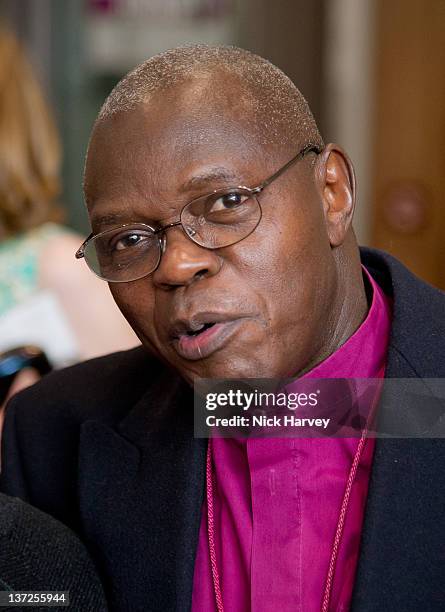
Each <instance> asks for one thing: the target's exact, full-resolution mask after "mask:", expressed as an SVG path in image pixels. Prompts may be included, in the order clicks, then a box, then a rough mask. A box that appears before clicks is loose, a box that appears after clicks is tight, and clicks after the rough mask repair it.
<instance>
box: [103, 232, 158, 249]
mask: <svg viewBox="0 0 445 612" xmlns="http://www.w3.org/2000/svg"><path fill="white" fill-rule="evenodd" d="M154 240H155V238H154V236H153V234H152V233H151V232H148V231H146V230H135V229H132V230H130V229H129V230H128V231H126V232H122V231H120V232H117V233H116V234H114V235H113V236H112V237H111V238H110V239H109V241H108V246H107V249H108V250H109V252H110V253H117V252H122V251H126V250H130V249H135V248H138V249H140V248H150V247H151V246H152V245H153V241H154Z"/></svg>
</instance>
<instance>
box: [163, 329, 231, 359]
mask: <svg viewBox="0 0 445 612" xmlns="http://www.w3.org/2000/svg"><path fill="white" fill-rule="evenodd" d="M242 321H243V319H235V320H230V321H209V322H206V323H202V322H199V323H196V324H193V325H189V326H187V328H183V329H181V330H180V331H179V332H177V333H176V334H175V337H174V339H173V343H172V344H173V347H174V349H175V350H176V352H177V353H178V354H179V355H180V356H181V357H182V358H184V359H188V360H192V361H195V360H198V359H204V358H205V357H208V356H210V355H211V354H212V353H214V352H215V351H217V350H218V349H220V348H222V347H223V346H224V345H225V344H226V343H227V342H228V341H229V340H230V339H231V338H232V337H233V336H234V334H236V332H237V329H238V327H239V326H240V324H241V323H242Z"/></svg>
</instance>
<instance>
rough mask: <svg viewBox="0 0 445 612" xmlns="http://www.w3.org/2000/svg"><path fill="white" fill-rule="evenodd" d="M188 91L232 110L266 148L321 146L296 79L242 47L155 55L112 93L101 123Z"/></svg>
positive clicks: (190, 48) (202, 47)
mask: <svg viewBox="0 0 445 612" xmlns="http://www.w3.org/2000/svg"><path fill="white" fill-rule="evenodd" d="M184 89H187V90H188V92H189V93H190V92H191V93H192V95H194V96H195V98H196V103H197V104H199V103H201V104H200V105H202V106H203V105H207V106H208V107H212V108H213V110H215V109H216V110H218V109H219V110H221V111H222V112H228V111H230V112H231V113H232V114H235V115H236V117H237V118H238V119H239V120H244V121H245V122H246V123H248V125H249V130H250V131H252V132H254V134H255V136H256V137H257V139H258V141H259V143H260V144H262V145H266V146H267V145H276V146H280V147H282V148H289V149H292V150H295V149H298V148H300V147H302V146H304V145H305V144H309V143H310V144H314V145H318V146H322V145H323V141H322V138H321V136H320V133H319V131H318V128H317V125H316V123H315V120H314V117H313V115H312V113H311V111H310V109H309V106H308V104H307V102H306V100H305V99H304V97H303V95H302V94H301V92H300V91H299V90H298V89H297V88H296V87H295V85H294V84H293V83H292V81H291V80H290V79H289V78H288V77H287V76H286V75H285V74H284V73H283V72H282V71H281V70H280V69H279V68H277V67H276V66H274V65H273V64H271V63H270V62H268V61H267V60H265V59H263V58H261V57H259V56H258V55H255V54H253V53H250V52H249V51H246V50H244V49H239V48H237V47H228V46H215V47H214V46H207V45H188V46H184V47H178V48H176V49H172V50H169V51H166V52H164V53H160V54H159V55H155V56H154V57H152V58H150V59H149V60H147V61H145V62H144V63H142V64H141V65H139V66H138V67H137V68H135V69H134V70H133V71H132V72H130V73H129V74H127V75H126V76H125V77H124V78H123V79H122V80H121V81H120V82H119V83H118V84H117V85H116V87H115V88H114V89H113V91H112V92H111V93H110V95H109V96H108V98H107V100H106V101H105V103H104V105H103V107H102V109H101V111H100V113H99V117H98V122H99V123H100V122H102V121H104V120H106V119H108V118H109V117H111V116H112V115H114V114H116V113H122V112H128V111H130V110H132V109H134V108H136V107H137V106H139V105H141V104H143V103H149V102H150V100H152V99H154V98H156V97H158V94H160V93H162V94H164V96H168V95H170V96H174V95H175V92H177V91H184Z"/></svg>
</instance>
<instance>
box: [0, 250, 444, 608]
mask: <svg viewBox="0 0 445 612" xmlns="http://www.w3.org/2000/svg"><path fill="white" fill-rule="evenodd" d="M362 260H363V262H364V264H365V265H366V267H367V268H368V270H370V272H371V274H372V275H373V276H374V278H375V279H376V280H377V282H378V283H379V284H380V286H381V287H383V289H384V290H385V291H386V292H387V293H388V294H390V295H392V297H393V300H394V303H393V309H394V310H393V322H392V333H391V341H390V346H389V353H388V362H387V369H386V376H387V377H397V378H411V377H421V378H427V377H429V378H438V377H439V378H445V294H444V293H442V292H440V291H438V290H436V289H433V288H432V287H430V286H429V285H426V284H425V283H423V282H421V281H420V280H419V279H417V278H416V277H414V276H413V275H412V274H411V273H410V272H408V270H406V269H405V268H404V267H403V266H402V265H401V264H400V263H399V262H397V261H396V260H395V259H393V258H392V257H390V256H389V255H386V254H384V253H381V252H377V251H370V250H362ZM418 409H419V410H422V406H419V407H418ZM391 410H392V411H393V412H394V414H393V415H392V416H393V417H395V418H397V411H399V413H400V415H401V416H402V415H403V414H404V406H403V405H400V403H397V402H396V403H395V404H393V405H392V407H391ZM192 420H193V410H192V392H191V390H190V389H189V388H188V387H187V385H186V384H185V383H184V382H183V381H182V380H181V379H180V378H179V376H178V375H177V374H176V373H174V372H173V371H170V370H168V369H166V367H165V366H163V365H161V364H160V363H159V362H158V361H156V360H154V359H152V358H150V357H149V356H147V354H146V353H144V351H143V350H142V349H135V350H132V351H128V352H123V353H116V354H113V355H110V356H107V357H104V358H100V359H96V360H93V361H89V362H86V363H83V364H80V365H77V366H74V367H72V368H69V369H66V370H63V371H60V372H57V373H54V374H50V375H49V376H47V377H46V378H45V379H44V380H43V381H42V382H41V383H39V384H37V385H36V386H34V387H32V388H30V389H29V390H26V391H25V392H23V393H21V394H20V395H19V396H18V397H16V398H15V399H13V401H12V402H11V404H10V406H9V409H8V411H7V416H6V421H5V431H4V440H3V469H4V472H3V474H2V481H1V483H2V484H1V486H2V490H3V491H4V492H6V493H9V494H11V495H17V496H20V497H22V498H23V499H24V500H27V501H29V502H30V503H31V504H33V505H35V506H37V507H38V508H40V509H41V510H44V511H45V512H47V513H49V514H52V515H53V516H55V517H56V518H58V519H60V520H61V521H62V522H64V523H66V524H67V525H69V526H70V527H71V528H73V529H74V530H75V531H77V532H78V533H79V534H80V536H81V538H82V539H83V540H84V541H85V542H86V544H87V546H88V548H89V550H90V552H91V554H92V556H93V559H95V562H96V564H97V566H98V569H99V572H100V575H101V576H102V579H103V581H104V586H105V591H106V593H107V595H108V599H109V605H110V608H111V609H114V610H119V611H128V612H147V611H153V612H155V611H162V612H164V611H186V610H189V609H190V604H191V594H192V580H193V568H194V559H195V552H196V546H197V539H198V529H199V524H200V511H201V505H202V500H203V494H204V482H205V479H204V473H205V469H204V464H205V450H206V445H205V442H204V441H202V440H196V439H194V438H193V433H192V425H193V423H192ZM444 498H445V441H444V440H441V439H429V440H420V439H417V440H414V439H387V440H377V442H376V449H375V456H374V463H373V469H372V475H371V481H370V487H369V495H368V502H367V507H366V514H365V522H364V528H363V537H362V544H361V553H360V558H359V566H358V572H357V579H356V584H355V590H354V597H353V607H352V609H353V610H354V611H359V612H371V611H372V612H393V611H395V610H397V611H399V610H400V612H402V611H403V612H411V611H412V612H414V611H416V612H417V611H419V610H422V611H423V610H424V611H428V612H435V611H439V610H441V611H442V610H444V609H445V504H444ZM273 609H274V607H273V602H271V610H273Z"/></svg>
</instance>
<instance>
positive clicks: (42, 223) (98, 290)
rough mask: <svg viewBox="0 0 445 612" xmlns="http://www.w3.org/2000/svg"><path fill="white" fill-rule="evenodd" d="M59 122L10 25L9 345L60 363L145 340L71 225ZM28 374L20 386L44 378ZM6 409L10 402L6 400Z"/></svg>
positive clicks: (3, 59) (3, 239) (0, 179)
mask: <svg viewBox="0 0 445 612" xmlns="http://www.w3.org/2000/svg"><path fill="white" fill-rule="evenodd" d="M60 161H61V151H60V143H59V137H58V133H57V129H56V126H55V123H54V121H53V118H52V116H51V113H50V111H49V109H48V107H47V105H46V103H45V100H44V96H43V94H42V92H41V89H40V87H39V84H38V82H37V80H36V78H35V76H34V74H33V70H32V67H31V64H30V63H29V61H28V60H27V58H26V56H25V53H24V51H23V49H22V48H21V46H20V44H19V43H18V41H17V40H16V38H15V36H14V35H13V34H12V33H11V32H10V31H8V30H7V29H6V28H3V27H2V28H1V29H0V351H6V350H9V349H11V348H13V347H15V346H20V345H26V344H34V345H36V346H38V347H40V348H41V349H42V350H44V351H45V353H46V354H47V356H48V358H49V360H50V362H51V364H52V365H53V366H55V367H60V366H62V365H66V364H69V363H73V362H76V361H78V360H82V359H85V358H89V357H94V356H97V355H101V354H105V353H108V352H112V351H115V350H119V349H126V348H130V347H131V346H135V345H136V344H138V341H137V338H136V336H135V335H134V333H133V332H132V330H131V329H130V327H129V326H128V324H127V323H126V321H125V319H124V318H123V317H122V315H121V314H120V313H119V311H118V309H117V308H116V306H115V304H114V302H113V300H112V299H111V296H110V294H109V291H108V289H107V287H106V286H105V285H104V284H103V283H102V282H101V281H100V280H99V279H98V278H95V277H94V276H92V275H91V274H89V273H88V270H87V269H84V268H82V267H80V266H78V265H76V262H75V260H74V257H73V253H74V252H75V251H76V249H77V248H78V244H79V240H80V237H79V236H78V235H76V234H75V233H74V232H72V231H71V230H69V229H68V228H66V227H64V226H63V225H61V221H62V219H63V211H62V209H61V208H60V206H59V204H58V203H57V197H58V195H59V193H60ZM38 377H39V376H38V374H37V373H35V372H32V371H31V372H30V371H27V372H23V373H22V375H21V376H19V377H17V379H16V380H15V382H14V390H15V391H16V390H18V389H20V388H22V387H23V386H26V385H28V384H30V383H32V382H34V381H35V379H36V378H38ZM0 410H1V406H0Z"/></svg>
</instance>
